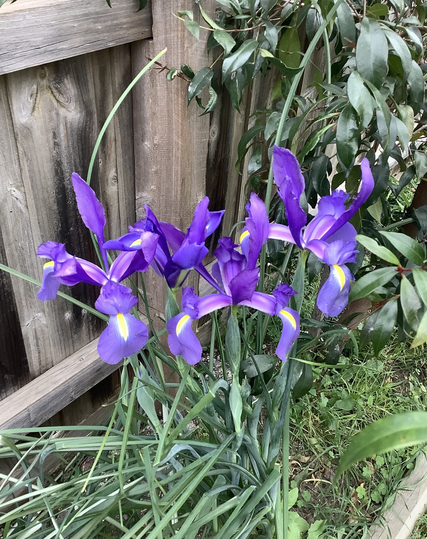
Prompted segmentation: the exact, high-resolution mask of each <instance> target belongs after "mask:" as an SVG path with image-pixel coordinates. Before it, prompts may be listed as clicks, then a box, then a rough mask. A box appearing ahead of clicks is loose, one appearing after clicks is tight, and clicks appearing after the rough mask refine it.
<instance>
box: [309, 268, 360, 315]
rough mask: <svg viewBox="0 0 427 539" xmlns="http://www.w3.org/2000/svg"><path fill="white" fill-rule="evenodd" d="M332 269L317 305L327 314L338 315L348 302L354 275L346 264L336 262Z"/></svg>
mask: <svg viewBox="0 0 427 539" xmlns="http://www.w3.org/2000/svg"><path fill="white" fill-rule="evenodd" d="M330 269H331V272H330V274H329V277H328V278H327V280H326V282H325V284H324V285H323V286H322V288H321V289H320V292H319V295H318V296H317V306H318V307H319V309H320V310H321V311H322V312H323V313H324V314H325V315H326V316H338V315H339V314H340V313H341V312H342V311H343V310H344V308H345V307H346V305H347V304H348V294H349V292H350V281H351V280H352V279H353V276H352V274H351V272H350V270H349V269H348V268H347V267H346V266H338V265H337V264H335V265H333V266H331V267H330Z"/></svg>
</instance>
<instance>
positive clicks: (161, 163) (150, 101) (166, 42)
mask: <svg viewBox="0 0 427 539" xmlns="http://www.w3.org/2000/svg"><path fill="white" fill-rule="evenodd" d="M213 5H214V4H213V2H212V0H209V1H208V2H205V4H204V6H203V7H204V9H208V10H209V9H212V7H213ZM152 9H153V39H152V41H149V40H146V41H141V42H139V43H133V44H132V45H131V47H132V64H133V71H134V74H136V73H137V72H138V71H140V69H141V68H142V67H143V66H144V65H145V64H146V63H147V60H148V58H153V57H154V56H155V55H156V54H157V53H159V52H160V51H161V50H162V49H164V48H165V47H167V49H168V50H167V53H166V54H165V55H164V56H163V57H162V58H161V62H162V63H164V64H166V65H167V66H168V67H179V66H181V65H182V64H189V65H191V66H192V68H193V69H194V70H195V71H197V70H199V69H201V68H202V67H204V66H206V65H209V59H208V54H207V51H206V45H205V40H206V37H207V36H206V35H205V34H204V32H203V31H202V32H201V39H200V41H197V40H196V39H195V38H194V37H193V36H192V35H191V34H190V32H189V31H188V30H187V29H186V28H185V26H184V24H183V23H182V21H180V20H179V19H177V17H176V14H177V11H178V10H186V9H188V10H194V16H195V19H196V20H197V18H198V17H199V15H198V10H197V6H195V4H194V2H193V1H192V0H184V1H182V0H180V1H178V0H172V1H171V0H156V2H153V7H152ZM200 112H201V111H200V109H199V108H198V107H197V105H196V104H195V103H192V104H191V105H190V107H187V83H186V82H185V81H183V80H181V79H179V78H176V79H175V80H174V81H173V82H168V81H167V80H166V78H165V74H164V73H159V72H158V71H157V70H155V69H152V70H151V71H150V72H149V73H148V74H147V75H145V76H144V77H143V79H142V81H141V82H140V83H139V86H138V88H137V91H135V92H134V137H135V138H134V140H135V182H136V213H137V218H138V219H140V218H142V217H143V216H144V205H145V204H149V205H150V207H151V208H152V209H153V211H154V212H155V213H156V215H157V216H158V218H159V219H160V220H164V221H169V222H171V223H173V224H174V225H175V226H178V227H179V228H181V229H183V230H185V229H186V227H187V226H188V225H189V224H190V222H191V219H192V215H193V211H194V208H195V206H196V204H197V203H198V202H199V201H200V200H201V199H202V198H203V197H204V196H205V194H206V159H207V151H208V140H209V118H208V117H207V116H200ZM146 282H147V289H148V295H149V303H150V305H151V306H152V307H153V308H154V310H156V311H158V312H163V309H164V301H165V292H164V284H163V283H162V282H161V281H160V280H159V278H158V277H157V276H156V275H153V274H150V275H148V276H147V280H146Z"/></svg>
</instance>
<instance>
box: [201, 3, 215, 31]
mask: <svg viewBox="0 0 427 539" xmlns="http://www.w3.org/2000/svg"><path fill="white" fill-rule="evenodd" d="M197 3H198V4H199V9H200V13H201V14H202V17H203V18H204V19H205V21H206V22H207V23H208V24H210V25H211V26H212V28H215V29H216V30H221V26H218V24H217V23H216V22H215V21H213V20H212V19H211V18H210V17H209V15H208V14H207V13H206V11H205V10H204V9H203V8H202V6H201V3H200V2H197Z"/></svg>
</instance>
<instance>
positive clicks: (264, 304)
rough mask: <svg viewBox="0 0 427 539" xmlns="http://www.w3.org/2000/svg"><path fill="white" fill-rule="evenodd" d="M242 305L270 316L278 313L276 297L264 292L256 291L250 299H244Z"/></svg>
mask: <svg viewBox="0 0 427 539" xmlns="http://www.w3.org/2000/svg"><path fill="white" fill-rule="evenodd" d="M240 305H244V306H245V307H251V308H252V309H256V310H257V311H261V312H263V313H266V314H269V315H270V316H273V315H274V314H276V301H275V299H274V297H273V296H270V295H268V294H264V293H263V292H254V293H253V295H252V297H251V299H250V300H248V301H246V300H245V301H242V302H240Z"/></svg>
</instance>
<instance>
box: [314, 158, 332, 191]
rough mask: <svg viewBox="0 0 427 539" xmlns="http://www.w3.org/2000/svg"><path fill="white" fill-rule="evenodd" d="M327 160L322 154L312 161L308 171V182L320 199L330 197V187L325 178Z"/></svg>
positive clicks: (326, 177)
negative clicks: (311, 184) (309, 181)
mask: <svg viewBox="0 0 427 539" xmlns="http://www.w3.org/2000/svg"><path fill="white" fill-rule="evenodd" d="M328 164H329V158H328V157H327V156H326V155H325V154H324V153H322V154H320V155H319V157H316V159H314V161H313V163H312V165H311V169H310V180H311V182H312V183H313V187H314V188H315V190H316V192H317V194H318V195H320V196H321V197H323V196H328V195H330V191H331V186H330V183H329V179H328V176H327V169H328Z"/></svg>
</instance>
